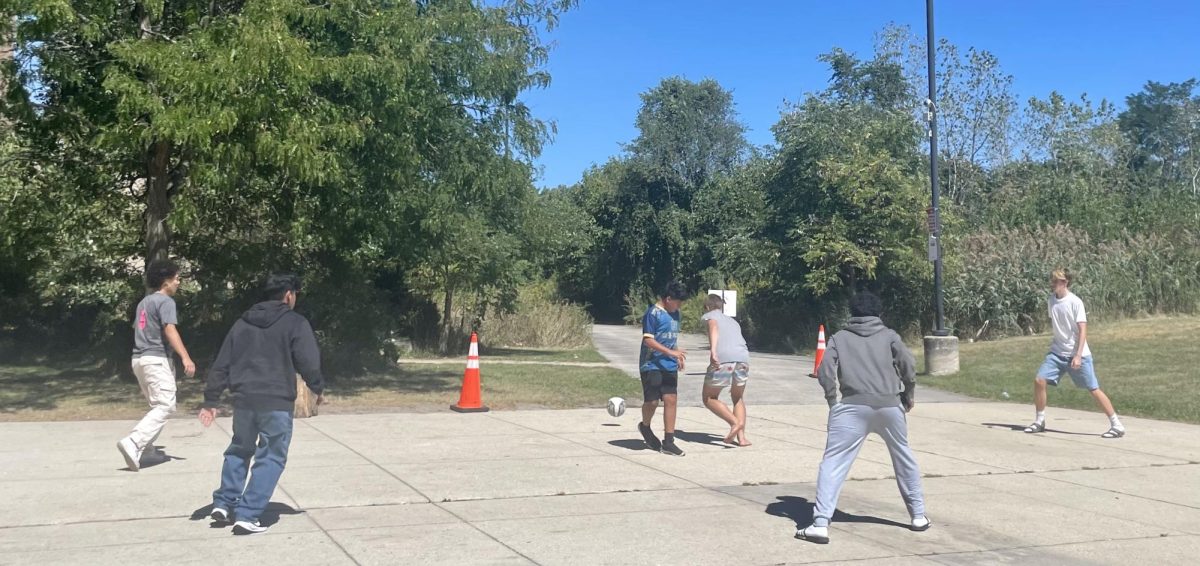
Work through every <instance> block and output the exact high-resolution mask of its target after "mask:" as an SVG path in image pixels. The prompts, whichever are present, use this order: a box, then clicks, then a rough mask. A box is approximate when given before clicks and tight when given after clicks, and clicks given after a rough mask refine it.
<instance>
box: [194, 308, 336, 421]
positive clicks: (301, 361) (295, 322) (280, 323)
mask: <svg viewBox="0 0 1200 566" xmlns="http://www.w3.org/2000/svg"><path fill="white" fill-rule="evenodd" d="M296 373H299V374H300V375H301V376H302V377H304V381H305V382H306V383H307V384H308V388H309V389H311V390H312V392H313V393H316V394H317V395H320V394H321V392H322V391H324V389H325V380H324V378H322V377H321V352H320V350H318V349H317V337H316V335H314V334H313V330H312V326H310V325H309V324H308V320H307V319H305V318H304V317H303V316H301V315H300V314H298V313H296V312H295V311H293V310H292V309H291V308H290V307H288V305H287V303H285V302H283V301H264V302H261V303H258V304H256V305H254V306H253V307H251V308H250V310H248V311H246V312H245V313H243V314H242V317H241V318H239V319H238V321H237V322H235V323H233V328H231V329H230V330H229V334H227V335H226V336H225V343H223V344H221V353H219V354H217V361H216V363H215V364H214V365H213V369H212V371H211V372H209V374H208V383H207V385H205V387H204V406H205V407H216V406H217V403H218V402H219V401H220V400H221V392H222V391H224V390H225V389H226V388H228V389H229V391H230V392H231V393H232V394H233V395H232V397H233V406H234V407H236V408H239V409H251V410H256V411H288V412H291V411H292V410H293V408H294V407H295V403H296Z"/></svg>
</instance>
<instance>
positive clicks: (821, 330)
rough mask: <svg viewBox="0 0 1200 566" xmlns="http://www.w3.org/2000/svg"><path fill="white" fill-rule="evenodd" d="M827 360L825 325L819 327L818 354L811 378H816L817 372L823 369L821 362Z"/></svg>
mask: <svg viewBox="0 0 1200 566" xmlns="http://www.w3.org/2000/svg"><path fill="white" fill-rule="evenodd" d="M823 359H825V325H824V324H822V325H820V326H818V327H817V354H816V357H815V361H814V362H813V372H812V373H810V374H808V376H809V377H816V376H817V370H818V369H821V360H823Z"/></svg>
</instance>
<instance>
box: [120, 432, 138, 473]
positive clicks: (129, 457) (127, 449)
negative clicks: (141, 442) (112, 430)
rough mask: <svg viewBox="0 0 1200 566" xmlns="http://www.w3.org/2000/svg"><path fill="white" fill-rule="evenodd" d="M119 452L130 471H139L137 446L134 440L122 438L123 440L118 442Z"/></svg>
mask: <svg viewBox="0 0 1200 566" xmlns="http://www.w3.org/2000/svg"><path fill="white" fill-rule="evenodd" d="M117 451H118V452H120V453H121V455H122V456H124V457H125V465H126V466H128V467H129V469H130V470H132V471H134V472H136V471H138V468H140V466H139V465H138V451H137V445H135V444H134V443H133V441H132V440H130V439H129V438H122V439H121V440H118V441H117Z"/></svg>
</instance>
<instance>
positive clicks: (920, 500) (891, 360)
mask: <svg viewBox="0 0 1200 566" xmlns="http://www.w3.org/2000/svg"><path fill="white" fill-rule="evenodd" d="M882 312H883V302H882V301H880V300H879V297H876V296H875V295H873V294H871V293H867V292H861V293H858V294H856V295H855V296H854V297H853V298H851V299H850V317H851V318H850V322H849V323H847V324H846V327H845V328H844V329H842V330H841V331H840V332H838V333H837V334H834V335H833V337H832V338H831V339H830V340H829V348H828V349H827V350H826V351H825V358H824V359H823V360H822V361H821V367H820V368H818V369H817V378H818V379H819V380H820V382H821V387H822V388H824V389H825V401H826V402H828V403H829V422H828V426H827V430H828V433H827V437H826V439H825V456H824V457H823V458H822V459H821V468H820V471H819V472H818V474H817V503H816V509H815V510H814V511H813V524H812V525H810V526H808V527H806V528H803V529H798V530H797V531H796V538H800V539H804V540H809V541H812V542H816V543H820V544H824V543H827V542H829V521H830V520H831V519H832V518H833V513H834V511H835V510H836V509H837V500H838V495H839V494H840V493H841V491H842V484H843V483H844V482H845V481H846V475H847V474H849V473H850V466H851V465H853V464H854V460H855V458H857V457H858V451H859V449H861V448H862V446H863V443H864V442H865V441H866V439H867V435H869V434H871V433H875V434H878V435H879V436H880V437H881V438H883V441H884V443H885V444H887V448H888V452H889V453H890V454H891V457H892V469H893V470H894V471H895V473H896V485H897V486H898V487H899V488H900V495H901V496H902V497H903V498H904V504H905V506H907V507H908V514H909V518H910V519H911V521H912V522H911V523H910V525H911V528H912V530H914V531H923V530H926V529H928V528H929V525H930V523H929V519H928V518H926V517H925V497H924V495H923V493H922V490H921V470H920V469H918V468H917V460H916V458H914V457H913V453H912V450H911V449H910V448H909V447H908V422H907V419H906V418H905V413H906V412H908V411H911V410H912V408H913V406H914V405H915V404H916V386H917V382H916V370H915V369H914V365H915V364H914V362H913V356H912V353H910V352H909V351H908V347H906V346H905V345H904V342H903V341H902V340H900V335H898V334H896V332H895V331H894V330H892V329H890V328H888V327H886V326H884V325H883V321H882V320H880V319H879V315H880V314H882ZM839 392H840V393H841V399H840V400H839V399H838V393H839Z"/></svg>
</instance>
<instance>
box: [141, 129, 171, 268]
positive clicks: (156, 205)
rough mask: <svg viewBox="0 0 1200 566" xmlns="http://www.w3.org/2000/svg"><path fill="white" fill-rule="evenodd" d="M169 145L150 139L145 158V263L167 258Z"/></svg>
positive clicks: (169, 183)
mask: <svg viewBox="0 0 1200 566" xmlns="http://www.w3.org/2000/svg"><path fill="white" fill-rule="evenodd" d="M170 164H171V144H170V143H168V142H165V141H158V142H154V144H153V145H151V146H150V151H149V153H148V155H147V159H146V265H150V262H152V261H156V260H164V259H167V253H168V252H169V251H170V246H171V231H170V228H168V226H167V215H168V214H170V212H171V200H170V194H169V191H170V188H171V175H170Z"/></svg>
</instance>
